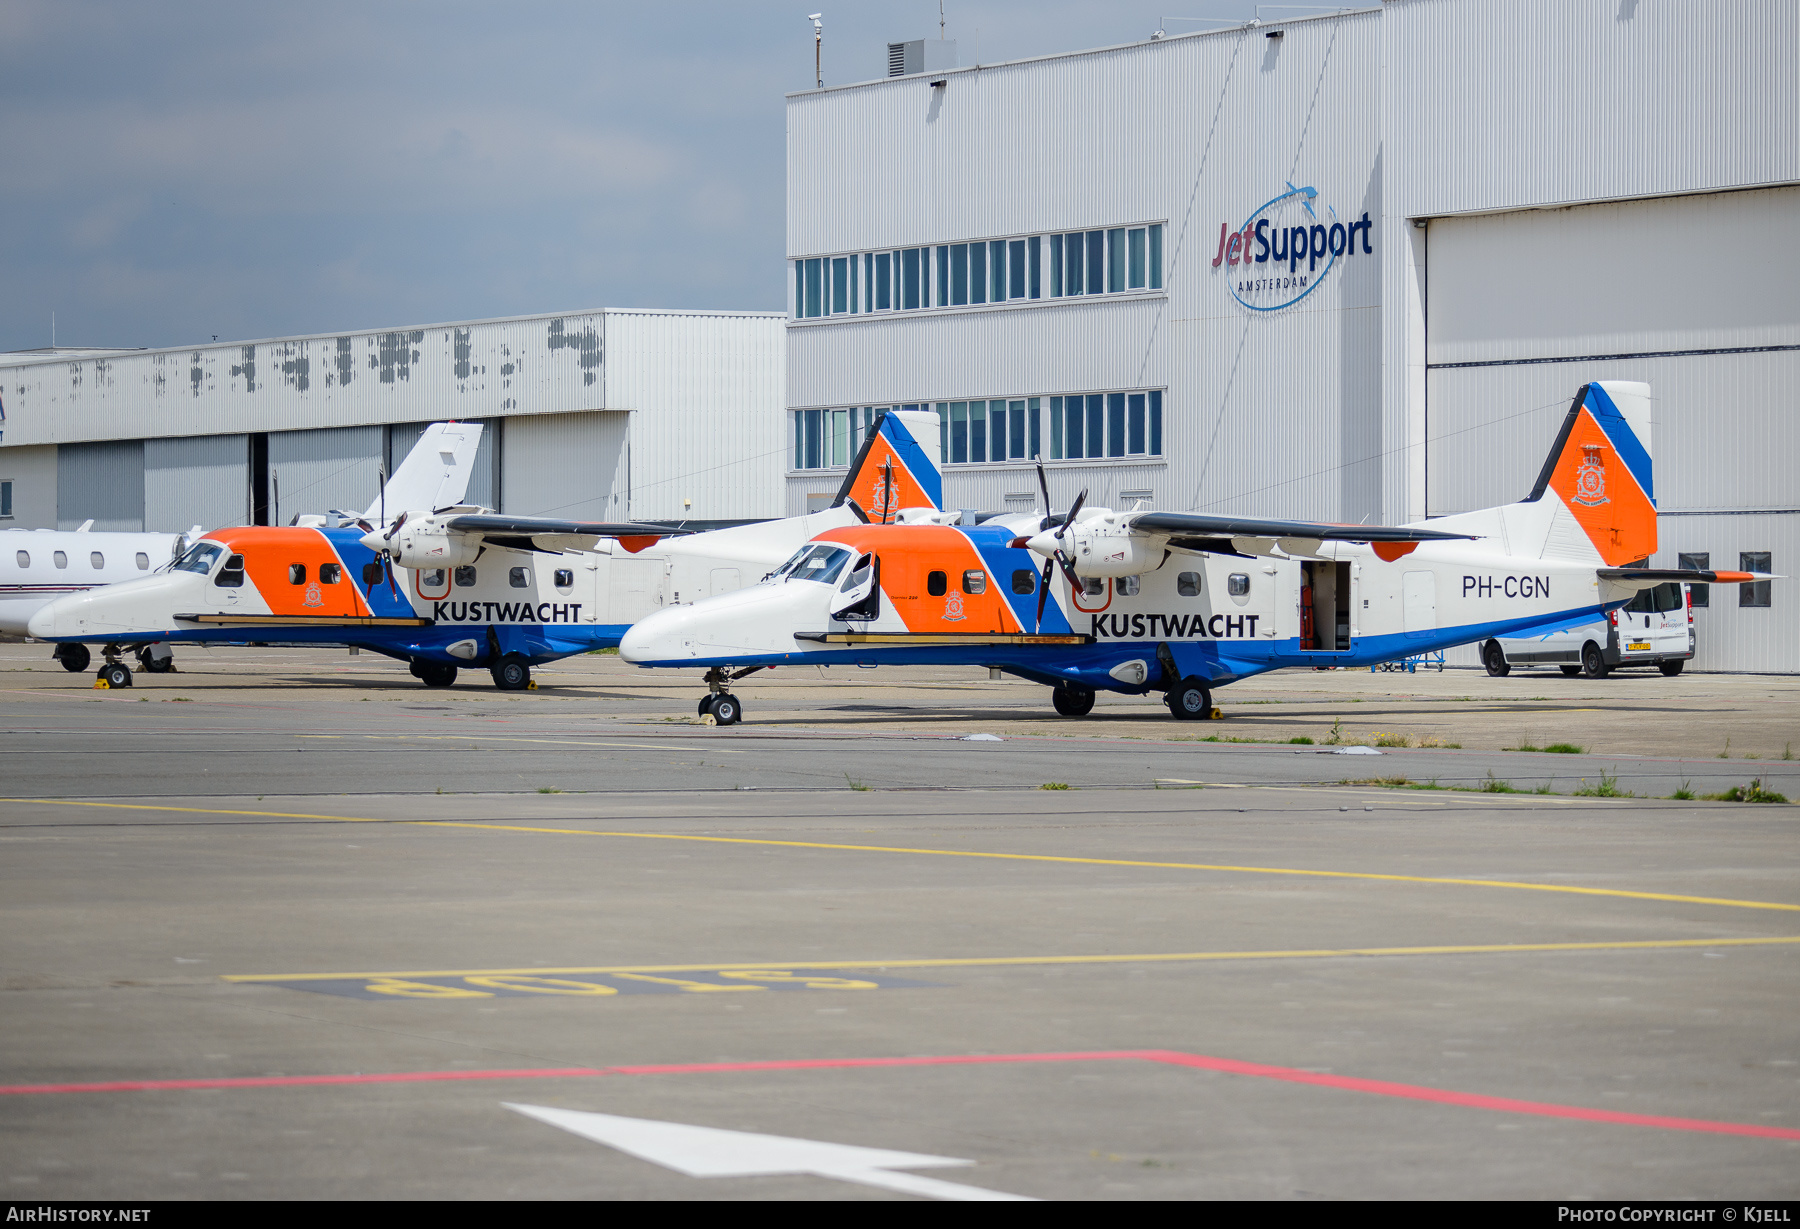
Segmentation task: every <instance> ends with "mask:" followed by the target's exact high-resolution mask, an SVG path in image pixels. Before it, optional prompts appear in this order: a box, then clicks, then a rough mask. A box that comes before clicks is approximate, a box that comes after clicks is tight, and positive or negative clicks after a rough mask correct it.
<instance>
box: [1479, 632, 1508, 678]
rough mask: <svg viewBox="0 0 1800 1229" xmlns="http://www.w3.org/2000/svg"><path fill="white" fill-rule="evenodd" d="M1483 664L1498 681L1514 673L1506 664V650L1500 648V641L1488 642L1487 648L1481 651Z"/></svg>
mask: <svg viewBox="0 0 1800 1229" xmlns="http://www.w3.org/2000/svg"><path fill="white" fill-rule="evenodd" d="M1481 664H1482V665H1484V666H1486V667H1487V672H1488V673H1489V674H1491V675H1493V676H1494V677H1495V678H1497V679H1503V678H1505V677H1506V676H1507V675H1509V674H1511V673H1512V667H1511V666H1509V665H1507V664H1506V650H1504V649H1502V648H1501V647H1500V642H1499V641H1498V640H1490V641H1488V642H1487V647H1486V648H1484V649H1482V650H1481Z"/></svg>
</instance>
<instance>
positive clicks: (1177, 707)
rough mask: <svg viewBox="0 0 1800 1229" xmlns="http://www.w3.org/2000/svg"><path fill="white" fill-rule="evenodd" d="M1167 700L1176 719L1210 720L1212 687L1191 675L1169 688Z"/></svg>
mask: <svg viewBox="0 0 1800 1229" xmlns="http://www.w3.org/2000/svg"><path fill="white" fill-rule="evenodd" d="M1167 702H1168V705H1169V712H1171V713H1173V714H1174V715H1175V718H1176V720H1178V721H1210V720H1212V711H1213V703H1212V689H1211V688H1210V687H1208V686H1207V685H1206V684H1205V683H1204V682H1202V681H1201V680H1199V679H1197V678H1194V677H1192V676H1191V675H1190V676H1189V677H1187V678H1184V679H1182V680H1181V681H1180V682H1179V683H1177V684H1175V686H1173V687H1171V688H1169V694H1168V697H1167Z"/></svg>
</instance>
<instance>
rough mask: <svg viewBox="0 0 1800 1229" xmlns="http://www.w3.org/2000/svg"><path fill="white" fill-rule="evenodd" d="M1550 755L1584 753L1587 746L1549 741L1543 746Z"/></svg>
mask: <svg viewBox="0 0 1800 1229" xmlns="http://www.w3.org/2000/svg"><path fill="white" fill-rule="evenodd" d="M1544 750H1545V751H1548V752H1549V753H1550V754H1551V755H1586V754H1587V748H1586V747H1583V746H1581V745H1580V744H1579V743H1551V744H1550V745H1549V746H1548V747H1545V748H1544Z"/></svg>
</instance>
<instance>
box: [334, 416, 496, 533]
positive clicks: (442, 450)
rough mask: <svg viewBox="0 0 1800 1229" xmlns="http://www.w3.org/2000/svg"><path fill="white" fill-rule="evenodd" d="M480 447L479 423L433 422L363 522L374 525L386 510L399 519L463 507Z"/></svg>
mask: <svg viewBox="0 0 1800 1229" xmlns="http://www.w3.org/2000/svg"><path fill="white" fill-rule="evenodd" d="M480 446H481V424H480V423H478V422H434V423H432V424H431V425H430V426H428V427H426V428H425V432H424V434H422V435H421V436H419V442H418V443H416V444H414V445H413V448H412V451H411V452H409V453H407V454H406V459H405V460H404V461H402V462H400V464H399V465H398V466H397V467H395V469H394V472H393V474H392V475H390V476H389V478H388V480H387V486H386V487H385V488H384V489H383V492H382V496H381V497H380V498H378V499H376V501H375V502H374V503H372V504H370V505H369V510H368V511H367V512H365V513H363V519H364V520H366V521H368V522H369V523H370V524H374V523H375V522H376V521H377V520H378V519H379V518H380V516H381V514H382V511H383V510H384V509H385V510H386V512H387V514H388V515H389V516H399V515H400V514H401V513H402V512H417V511H420V510H421V509H423V510H425V511H432V510H435V509H437V508H450V507H454V506H455V505H457V504H460V503H461V502H462V501H463V495H464V494H465V493H466V492H467V491H468V489H469V477H470V475H471V474H473V473H474V470H475V450H476V449H477V448H479V447H480Z"/></svg>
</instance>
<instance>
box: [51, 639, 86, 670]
mask: <svg viewBox="0 0 1800 1229" xmlns="http://www.w3.org/2000/svg"><path fill="white" fill-rule="evenodd" d="M55 657H56V660H57V661H60V662H61V663H62V668H63V669H64V670H67V671H68V672H69V673H70V674H80V673H81V672H82V671H83V670H86V669H87V668H88V662H90V661H92V660H93V658H92V657H91V656H90V655H89V653H88V648H87V645H85V644H59V645H57V646H56V653H55Z"/></svg>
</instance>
